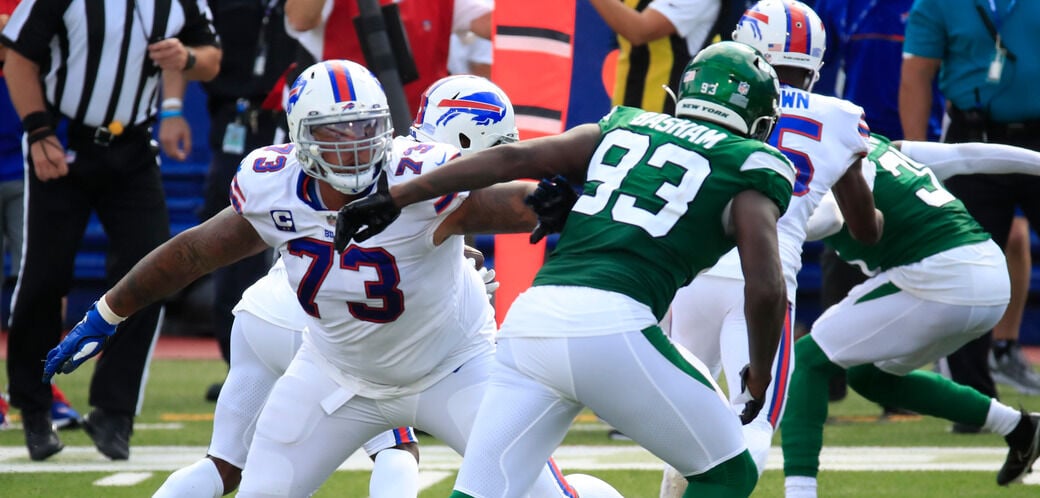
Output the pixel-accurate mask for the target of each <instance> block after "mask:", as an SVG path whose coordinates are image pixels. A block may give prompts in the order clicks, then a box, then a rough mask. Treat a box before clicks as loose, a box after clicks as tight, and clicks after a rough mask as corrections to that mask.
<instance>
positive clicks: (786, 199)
mask: <svg viewBox="0 0 1040 498" xmlns="http://www.w3.org/2000/svg"><path fill="white" fill-rule="evenodd" d="M740 172H741V173H742V174H743V175H744V177H745V178H747V179H748V182H749V183H750V184H751V185H750V186H751V188H753V189H755V190H758V191H759V192H762V193H763V194H764V195H765V196H766V197H768V198H769V199H771V200H772V201H773V202H774V203H776V205H777V207H778V208H780V214H783V213H784V212H785V211H787V206H788V204H790V203H791V192H792V191H793V190H794V176H795V169H794V165H793V164H791V161H789V160H788V159H787V158H786V157H784V155H783V154H781V153H780V152H779V151H775V150H773V151H769V150H762V151H757V152H752V153H751V154H750V155H748V157H747V159H746V160H745V161H744V164H742V165H741V166H740Z"/></svg>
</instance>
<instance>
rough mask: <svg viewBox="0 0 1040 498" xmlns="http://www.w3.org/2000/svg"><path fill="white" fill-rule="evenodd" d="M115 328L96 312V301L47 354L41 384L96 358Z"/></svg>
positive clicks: (47, 382)
mask: <svg viewBox="0 0 1040 498" xmlns="http://www.w3.org/2000/svg"><path fill="white" fill-rule="evenodd" d="M115 333H116V326H115V325H112V324H110V323H108V322H106V321H105V319H104V318H102V317H101V313H98V310H97V301H95V302H94V304H93V305H92V306H91V307H90V309H89V310H87V315H86V316H84V317H83V320H80V322H79V323H77V324H76V326H75V327H72V331H71V332H69V335H67V336H65V339H64V340H62V341H61V344H58V346H57V347H56V348H54V349H52V350H50V352H49V353H47V363H46V364H44V366H43V382H44V383H45V384H49V383H50V382H51V377H53V376H54V374H56V373H66V374H67V373H70V372H72V371H73V370H75V369H76V368H78V367H79V366H80V365H81V364H83V362H84V361H87V360H89V359H90V358H92V357H94V356H96V355H97V354H98V353H100V352H101V349H102V348H104V347H105V343H106V342H107V341H108V338H109V337H112V334H115Z"/></svg>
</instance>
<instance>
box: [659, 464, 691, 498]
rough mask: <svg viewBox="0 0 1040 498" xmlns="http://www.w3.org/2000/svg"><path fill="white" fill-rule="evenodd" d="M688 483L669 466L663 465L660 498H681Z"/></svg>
mask: <svg viewBox="0 0 1040 498" xmlns="http://www.w3.org/2000/svg"><path fill="white" fill-rule="evenodd" d="M689 484H690V483H689V482H687V481H686V478H685V477H683V475H682V474H680V473H679V471H678V470H675V468H674V467H672V466H671V465H668V464H665V465H664V476H662V477H661V498H682V495H683V493H685V492H686V487H687V486H688V485H689Z"/></svg>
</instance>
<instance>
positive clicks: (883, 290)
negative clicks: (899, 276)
mask: <svg viewBox="0 0 1040 498" xmlns="http://www.w3.org/2000/svg"><path fill="white" fill-rule="evenodd" d="M899 291H900V288H899V287H895V284H893V283H891V282H886V283H884V284H882V285H881V286H880V287H878V288H877V289H874V290H872V291H870V292H867V293H866V294H863V297H860V298H858V299H856V304H857V305H858V304H860V303H866V302H868V300H873V299H878V298H881V297H884V296H886V295H892V294H894V293H896V292H899Z"/></svg>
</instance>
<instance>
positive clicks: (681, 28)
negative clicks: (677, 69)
mask: <svg viewBox="0 0 1040 498" xmlns="http://www.w3.org/2000/svg"><path fill="white" fill-rule="evenodd" d="M647 8H648V9H654V10H656V11H658V12H660V13H661V15H663V16H664V17H665V18H667V19H668V22H670V23H672V27H674V28H675V32H676V33H678V35H679V36H680V37H682V38H683V39H687V38H690V37H691V36H693V35H694V34H697V33H701V32H707V30H708V29H710V28H711V26H712V24H714V23H715V18H716V17H718V15H719V2H714V1H709V0H654V1H653V2H651V3H650V5H648V6H647ZM683 63H684V64H685V61H683Z"/></svg>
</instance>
